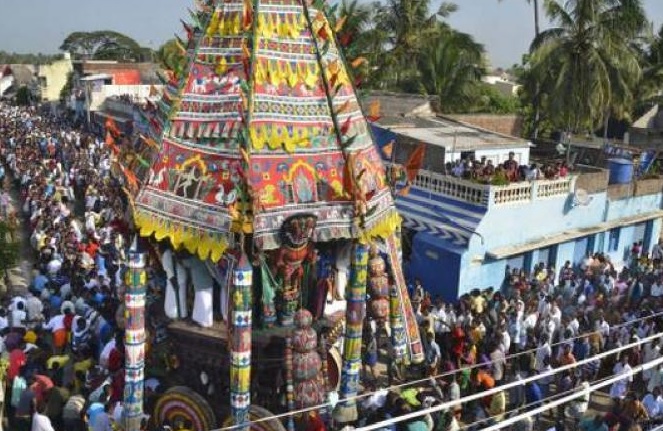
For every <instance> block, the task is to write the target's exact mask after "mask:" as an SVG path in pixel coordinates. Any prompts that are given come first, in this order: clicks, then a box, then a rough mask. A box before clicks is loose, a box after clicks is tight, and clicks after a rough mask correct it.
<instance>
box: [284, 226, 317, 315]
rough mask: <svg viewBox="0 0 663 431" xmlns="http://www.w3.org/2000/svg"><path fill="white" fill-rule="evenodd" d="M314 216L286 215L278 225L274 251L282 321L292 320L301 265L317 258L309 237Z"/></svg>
mask: <svg viewBox="0 0 663 431" xmlns="http://www.w3.org/2000/svg"><path fill="white" fill-rule="evenodd" d="M316 222H317V219H316V217H315V216H314V215H309V214H305V215H296V216H292V217H289V218H288V219H286V221H285V222H284V223H283V226H282V227H281V248H280V249H279V250H278V251H277V254H276V270H277V274H278V275H279V279H280V282H281V295H280V296H281V297H280V298H279V299H280V307H279V308H280V312H281V324H282V325H283V326H289V325H291V324H292V316H293V315H294V313H295V310H296V309H297V303H298V301H299V299H300V295H301V289H302V285H303V279H304V265H305V264H306V263H310V262H314V261H315V259H316V252H315V246H314V244H313V242H312V241H311V240H312V238H313V233H314V232H315V226H316Z"/></svg>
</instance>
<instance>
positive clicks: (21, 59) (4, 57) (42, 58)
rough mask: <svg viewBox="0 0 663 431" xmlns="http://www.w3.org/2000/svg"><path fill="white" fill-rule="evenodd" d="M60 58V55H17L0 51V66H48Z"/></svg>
mask: <svg viewBox="0 0 663 431" xmlns="http://www.w3.org/2000/svg"><path fill="white" fill-rule="evenodd" d="M60 58H62V54H42V53H38V54H19V53H16V52H6V51H0V64H48V63H51V62H53V61H54V60H59V59H60Z"/></svg>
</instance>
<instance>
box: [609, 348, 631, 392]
mask: <svg viewBox="0 0 663 431" xmlns="http://www.w3.org/2000/svg"><path fill="white" fill-rule="evenodd" d="M612 372H613V373H614V375H616V376H618V375H620V376H621V375H623V376H624V378H622V379H620V380H617V381H616V382H615V383H613V384H612V386H611V387H610V398H612V399H620V400H621V399H624V397H625V396H626V393H627V392H628V387H629V385H630V384H631V383H632V382H633V370H632V368H631V365H629V363H628V355H627V354H623V355H622V359H621V361H619V362H618V363H617V365H615V367H614V368H613V369H612Z"/></svg>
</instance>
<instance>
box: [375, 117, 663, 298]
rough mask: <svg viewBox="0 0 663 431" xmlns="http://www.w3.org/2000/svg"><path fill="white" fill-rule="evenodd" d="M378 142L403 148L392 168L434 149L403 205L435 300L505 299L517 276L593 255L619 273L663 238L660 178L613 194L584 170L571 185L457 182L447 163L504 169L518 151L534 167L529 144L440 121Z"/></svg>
mask: <svg viewBox="0 0 663 431" xmlns="http://www.w3.org/2000/svg"><path fill="white" fill-rule="evenodd" d="M374 132H375V135H376V139H377V141H378V143H379V144H380V145H385V144H386V143H388V142H395V147H394V152H393V153H392V156H391V157H390V160H387V162H388V163H389V162H395V163H404V162H405V160H407V157H408V154H409V153H411V151H413V149H414V148H415V147H416V145H418V144H422V143H423V144H425V145H426V149H427V152H426V160H425V163H424V166H423V168H422V169H421V170H419V172H418V175H417V177H416V179H415V180H414V182H413V183H412V184H411V188H410V192H409V193H408V194H407V195H399V196H397V199H396V201H397V206H398V208H399V209H400V212H401V215H402V217H403V220H404V222H403V227H404V236H405V238H406V241H405V243H406V245H407V244H408V243H409V245H410V247H408V248H409V249H410V250H409V257H408V259H407V262H408V263H407V265H408V266H407V272H408V274H409V276H410V277H411V278H414V277H418V278H420V279H421V280H422V283H423V284H424V286H425V287H426V288H427V290H429V291H430V292H431V293H433V294H439V295H441V296H443V297H445V298H447V299H455V298H456V297H458V296H459V295H462V294H464V293H467V292H469V291H471V290H472V289H475V288H479V289H484V288H488V287H495V288H496V289H499V287H500V286H501V285H502V283H503V281H504V276H505V271H506V270H507V267H509V268H510V269H514V268H522V269H524V270H525V271H526V272H530V271H532V269H533V267H534V265H536V264H538V263H541V262H543V263H545V264H550V265H553V266H554V267H555V268H557V269H558V270H559V268H560V267H561V266H563V264H564V263H565V262H566V261H571V262H572V263H573V264H576V265H577V264H580V263H581V262H582V260H583V259H584V258H585V257H586V256H587V254H589V253H596V252H602V253H605V254H607V255H609V256H610V258H611V260H612V262H614V263H615V264H616V265H617V266H619V265H620V264H623V263H625V262H626V261H627V259H628V256H629V254H630V250H631V247H632V245H633V243H634V242H639V241H642V242H643V248H644V249H645V250H647V251H650V250H651V248H652V246H653V245H654V244H655V243H656V242H657V241H658V239H659V237H660V236H661V216H663V210H662V209H661V208H662V204H663V194H662V190H663V180H662V179H660V178H653V179H642V180H637V181H635V180H634V181H628V182H626V183H621V184H611V183H610V178H609V177H610V174H609V171H608V170H607V169H603V168H599V167H592V166H576V169H574V170H573V171H572V172H571V175H569V176H568V177H565V178H559V179H555V180H538V181H524V182H518V183H511V184H508V185H504V186H495V185H485V184H479V183H476V182H473V181H471V180H465V179H461V178H456V177H454V176H452V175H449V172H445V168H446V170H448V166H446V167H445V162H449V161H453V160H456V159H458V158H460V157H459V156H461V157H467V156H469V155H471V156H472V157H474V158H476V159H478V158H480V157H481V156H482V155H485V156H486V158H487V159H488V160H493V162H494V163H495V164H499V163H501V162H503V161H504V160H505V159H506V157H508V153H509V152H510V151H513V152H514V153H516V154H517V157H518V158H519V159H520V162H521V164H526V163H528V161H529V143H528V142H526V141H523V140H522V139H519V138H514V137H509V136H505V135H500V134H497V133H492V132H489V131H486V130H483V129H479V128H476V127H472V126H470V125H468V124H464V123H463V124H461V123H457V122H454V121H450V120H448V119H442V118H438V117H429V118H421V117H417V118H407V116H400V117H398V118H383V119H381V120H380V121H379V122H378V124H376V125H375V126H374ZM585 192H586V193H585Z"/></svg>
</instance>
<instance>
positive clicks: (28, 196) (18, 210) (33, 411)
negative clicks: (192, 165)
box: [0, 105, 128, 431]
mask: <svg viewBox="0 0 663 431" xmlns="http://www.w3.org/2000/svg"><path fill="white" fill-rule="evenodd" d="M0 161H1V162H2V166H3V171H4V173H5V174H4V175H3V191H2V193H1V194H0V204H2V214H0V216H2V217H3V218H5V219H6V220H8V221H9V222H10V223H11V224H12V225H13V226H14V227H15V228H16V230H17V231H18V230H20V231H22V232H24V234H23V236H26V237H27V236H29V244H30V246H31V247H30V248H31V250H32V251H31V252H30V253H31V256H29V259H30V261H31V262H33V263H34V266H33V268H32V274H24V275H25V276H26V278H28V279H29V287H28V289H27V291H25V292H13V295H11V296H8V298H7V299H6V300H5V301H4V303H3V306H2V308H0V331H1V332H0V333H1V334H2V336H3V342H0V348H1V349H2V351H3V352H4V357H5V358H6V359H5V368H6V374H5V381H6V384H7V391H6V394H5V407H6V409H5V410H6V412H7V418H8V421H9V428H8V429H11V430H16V431H21V430H26V431H28V430H32V431H49V430H53V429H55V430H64V429H67V430H68V431H83V430H88V429H89V430H91V431H110V430H111V429H114V428H113V427H115V425H116V424H117V425H119V424H121V421H120V417H121V414H122V398H123V386H124V370H123V367H124V347H123V340H124V338H123V335H122V325H123V321H122V319H123V316H122V314H121V309H122V307H121V304H120V298H121V297H122V294H123V292H122V283H121V276H122V273H123V262H124V256H123V253H124V250H125V246H124V244H125V243H126V240H127V237H126V235H127V232H128V226H127V223H126V220H127V217H126V214H125V207H126V205H125V204H126V202H125V201H124V200H123V196H122V195H121V193H122V192H121V189H120V187H118V186H117V184H115V183H114V180H113V178H112V177H111V175H110V168H111V164H110V152H109V149H108V148H107V147H105V144H104V142H103V141H102V140H100V139H99V138H98V137H95V136H94V135H92V134H86V133H83V132H81V131H79V130H77V129H75V128H74V127H72V126H71V125H70V124H69V123H68V122H67V121H66V120H64V119H62V118H56V117H51V116H49V115H44V114H40V113H39V112H37V110H36V109H35V108H18V107H11V106H8V105H0ZM12 190H13V191H15V192H16V196H15V198H14V199H12V196H11V194H12V193H10V192H11V191H12ZM16 240H20V238H16ZM26 240H27V239H26ZM118 310H119V312H118Z"/></svg>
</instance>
